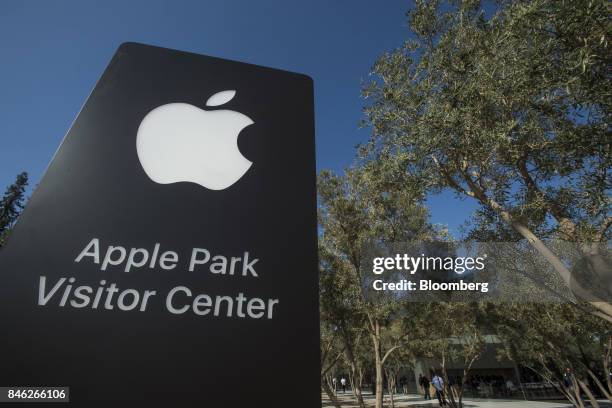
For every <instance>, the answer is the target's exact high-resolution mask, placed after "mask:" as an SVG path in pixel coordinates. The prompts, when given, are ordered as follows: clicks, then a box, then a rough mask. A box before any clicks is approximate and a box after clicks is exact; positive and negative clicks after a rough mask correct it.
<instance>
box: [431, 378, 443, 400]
mask: <svg viewBox="0 0 612 408" xmlns="http://www.w3.org/2000/svg"><path fill="white" fill-rule="evenodd" d="M431 383H432V384H433V386H434V388H435V389H436V397H438V402H439V403H440V406H441V407H442V406H446V399H445V398H444V380H443V379H442V377H440V376H439V375H438V374H435V375H434V376H433V377H432V379H431Z"/></svg>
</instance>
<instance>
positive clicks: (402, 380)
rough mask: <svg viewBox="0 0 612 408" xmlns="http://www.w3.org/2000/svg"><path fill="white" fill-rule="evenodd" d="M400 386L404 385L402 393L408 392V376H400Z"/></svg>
mask: <svg viewBox="0 0 612 408" xmlns="http://www.w3.org/2000/svg"><path fill="white" fill-rule="evenodd" d="M400 386H401V387H402V393H403V394H404V395H406V394H408V379H407V378H406V376H402V378H400Z"/></svg>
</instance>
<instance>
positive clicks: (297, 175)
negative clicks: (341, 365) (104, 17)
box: [0, 43, 320, 408]
mask: <svg viewBox="0 0 612 408" xmlns="http://www.w3.org/2000/svg"><path fill="white" fill-rule="evenodd" d="M57 97H58V98H61V95H57ZM313 117H314V113H313V89H312V81H311V79H310V78H308V77H307V76H304V75H300V74H295V73H290V72H285V71H280V70H275V69H270V68H264V67H260V66H255V65H249V64H244V63H239V62H233V61H227V60H222V59H218V58H212V57H206V56H201V55H196V54H190V53H185V52H178V51H173V50H168V49H163V48H157V47H151V46H146V45H140V44H134V43H127V44H123V45H122V46H121V47H119V49H118V51H117V53H116V54H115V56H114V57H113V59H112V61H111V63H110V65H109V66H108V68H107V69H106V71H105V72H104V74H103V75H102V78H101V79H100V80H99V82H98V84H97V85H96V87H95V89H94V90H93V92H92V94H91V96H90V97H89V99H88V100H87V102H86V103H85V105H84V106H83V108H82V110H81V112H80V113H79V115H78V117H77V119H76V121H75V122H74V124H73V126H72V127H71V129H70V130H69V132H68V134H67V136H66V138H65V139H64V141H63V143H62V145H61V146H60V148H59V150H58V152H57V153H56V155H55V157H54V159H53V161H52V163H51V165H50V166H49V168H48V170H47V172H46V174H45V176H44V177H43V179H42V181H41V182H40V185H39V186H38V187H37V189H36V191H35V192H34V194H33V195H32V197H31V199H30V201H29V204H28V206H27V208H26V210H25V211H24V213H23V214H22V216H21V218H20V220H19V222H18V224H17V225H16V227H15V229H14V230H13V232H12V235H11V236H10V238H9V240H8V243H7V245H6V247H5V248H3V249H2V251H1V252H0V279H1V282H0V324H1V328H2V329H1V330H2V331H1V334H0V386H30V387H32V386H40V387H43V386H45V387H52V386H61V387H70V400H71V402H70V406H73V407H98V406H99V407H111V406H112V407H134V406H143V407H195V406H198V407H214V408H217V407H247V406H248V407H288V406H291V407H294V408H298V407H308V408H314V407H317V406H320V381H319V376H320V370H319V364H320V363H319V317H318V290H317V279H318V272H317V260H316V250H317V247H316V239H317V237H316V234H317V231H316V191H315V172H316V170H315V161H314V155H315V151H314V123H313V122H314V121H313Z"/></svg>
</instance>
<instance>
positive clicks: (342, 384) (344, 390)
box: [340, 377, 346, 394]
mask: <svg viewBox="0 0 612 408" xmlns="http://www.w3.org/2000/svg"><path fill="white" fill-rule="evenodd" d="M340 385H341V386H342V393H343V394H345V393H346V378H344V377H342V378H341V379H340Z"/></svg>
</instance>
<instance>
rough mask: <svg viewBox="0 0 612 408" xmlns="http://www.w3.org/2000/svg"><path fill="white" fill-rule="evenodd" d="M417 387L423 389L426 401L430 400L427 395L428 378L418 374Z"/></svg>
mask: <svg viewBox="0 0 612 408" xmlns="http://www.w3.org/2000/svg"><path fill="white" fill-rule="evenodd" d="M419 385H420V386H421V388H422V389H423V394H424V395H423V397H424V398H425V399H426V400H429V399H431V396H430V395H429V378H427V376H425V375H422V374H419Z"/></svg>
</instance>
